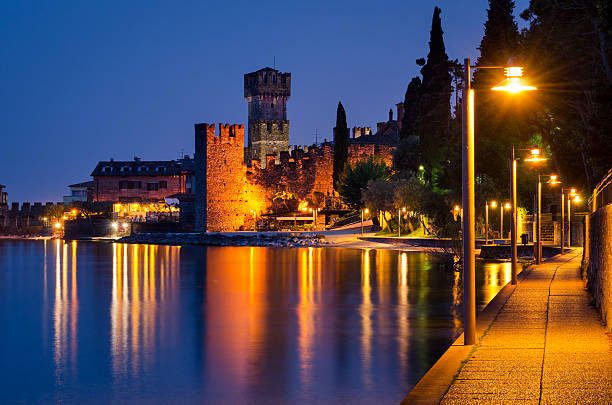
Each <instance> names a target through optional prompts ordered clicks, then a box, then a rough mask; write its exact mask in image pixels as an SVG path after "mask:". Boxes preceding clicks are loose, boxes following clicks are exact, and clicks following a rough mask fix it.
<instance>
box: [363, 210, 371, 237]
mask: <svg viewBox="0 0 612 405" xmlns="http://www.w3.org/2000/svg"><path fill="white" fill-rule="evenodd" d="M368 212H370V211H368V209H367V208H364V209H362V210H361V237H362V238H363V214H364V213H365V214H367V213H368Z"/></svg>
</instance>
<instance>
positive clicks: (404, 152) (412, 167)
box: [393, 135, 419, 172]
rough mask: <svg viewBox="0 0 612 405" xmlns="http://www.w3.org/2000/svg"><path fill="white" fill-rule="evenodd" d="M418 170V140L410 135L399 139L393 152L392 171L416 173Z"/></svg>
mask: <svg viewBox="0 0 612 405" xmlns="http://www.w3.org/2000/svg"><path fill="white" fill-rule="evenodd" d="M418 168H419V138H418V137H417V136H414V135H411V136H409V137H407V138H403V139H400V141H399V144H398V145H397V148H396V149H395V150H394V151H393V169H394V170H397V171H404V170H408V171H413V172H414V171H417V170H418Z"/></svg>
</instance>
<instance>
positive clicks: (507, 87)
mask: <svg viewBox="0 0 612 405" xmlns="http://www.w3.org/2000/svg"><path fill="white" fill-rule="evenodd" d="M504 71H505V72H504V73H505V74H506V79H504V80H503V81H501V82H500V83H498V84H497V86H495V87H493V88H492V89H491V90H495V91H507V92H508V93H513V94H515V93H520V92H521V91H530V90H536V89H537V88H536V87H534V86H530V85H528V84H527V82H526V81H525V79H523V77H522V76H523V68H522V67H520V66H511V67H507V68H505V69H504Z"/></svg>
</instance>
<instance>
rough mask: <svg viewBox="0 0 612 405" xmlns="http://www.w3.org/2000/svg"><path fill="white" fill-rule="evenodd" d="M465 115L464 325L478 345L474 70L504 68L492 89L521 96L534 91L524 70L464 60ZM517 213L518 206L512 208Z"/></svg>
mask: <svg viewBox="0 0 612 405" xmlns="http://www.w3.org/2000/svg"><path fill="white" fill-rule="evenodd" d="M463 68H464V76H463V82H464V86H463V102H462V105H463V111H462V113H463V115H462V118H463V119H462V131H461V132H462V134H461V135H462V179H463V181H462V194H463V196H462V197H463V203H462V205H463V211H464V215H463V218H462V219H463V230H464V232H463V317H464V319H463V321H464V322H463V324H464V334H463V337H464V344H466V345H473V344H475V343H476V257H475V250H476V246H475V245H476V239H475V217H474V211H475V207H474V90H473V89H472V69H482V68H493V69H500V68H503V69H504V70H505V74H506V80H504V81H503V82H501V83H500V84H498V85H497V86H495V87H494V88H493V90H496V91H507V92H510V93H518V92H520V91H524V90H535V87H533V86H528V85H526V84H525V82H524V80H523V79H522V75H523V69H522V68H519V67H502V66H470V59H469V58H466V59H464V64H463ZM513 207H515V208H513V209H516V204H513Z"/></svg>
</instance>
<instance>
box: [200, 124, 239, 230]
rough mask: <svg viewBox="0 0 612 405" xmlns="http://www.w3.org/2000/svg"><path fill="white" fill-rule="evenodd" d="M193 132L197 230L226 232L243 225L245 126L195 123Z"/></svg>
mask: <svg viewBox="0 0 612 405" xmlns="http://www.w3.org/2000/svg"><path fill="white" fill-rule="evenodd" d="M195 132H196V155H195V158H196V201H195V209H196V229H197V230H202V231H206V232H227V231H234V230H237V229H239V228H240V227H241V226H242V225H243V224H244V218H245V212H246V211H247V207H248V204H247V201H246V197H245V196H246V190H245V179H246V177H245V167H244V165H243V161H244V155H243V143H244V126H243V125H232V126H230V125H228V124H225V125H224V124H219V136H216V135H215V126H214V125H209V124H197V125H196V127H195Z"/></svg>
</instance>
